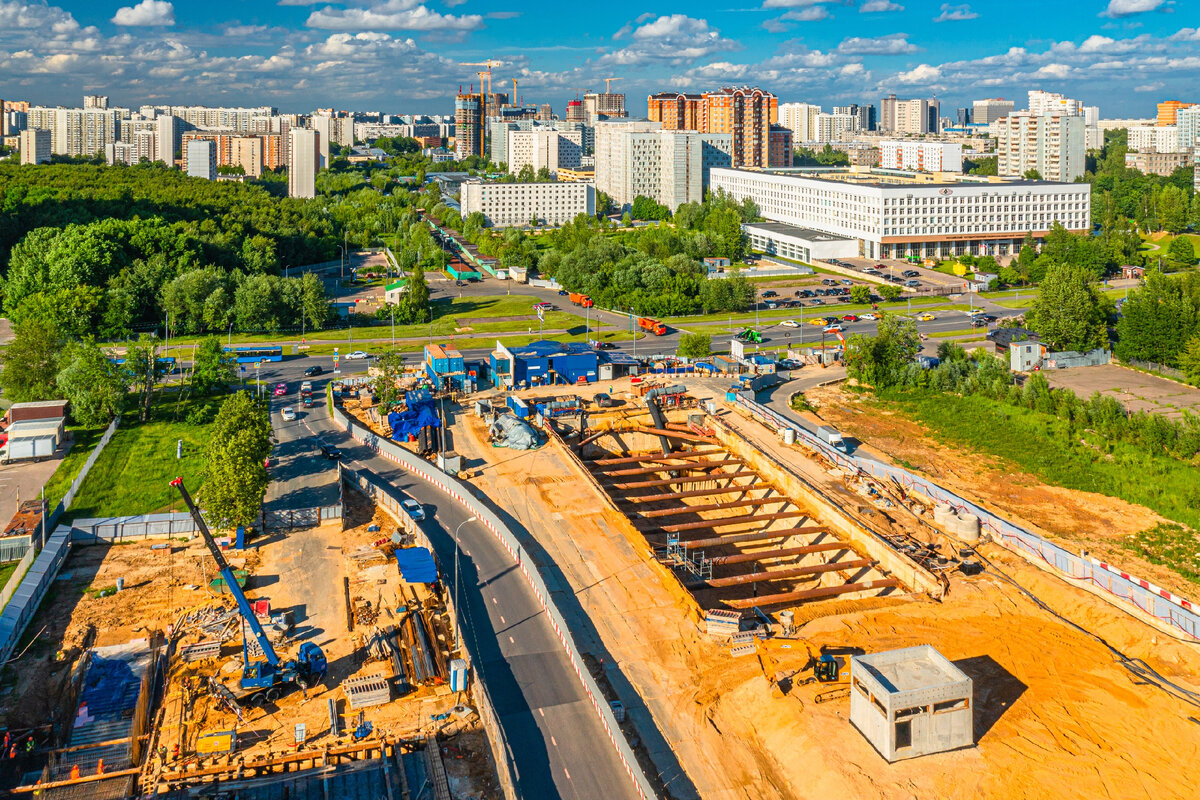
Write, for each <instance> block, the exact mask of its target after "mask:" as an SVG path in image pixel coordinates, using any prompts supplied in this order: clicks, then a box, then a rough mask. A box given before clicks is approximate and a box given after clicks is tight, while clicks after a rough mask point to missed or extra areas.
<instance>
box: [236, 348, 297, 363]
mask: <svg viewBox="0 0 1200 800" xmlns="http://www.w3.org/2000/svg"><path fill="white" fill-rule="evenodd" d="M221 349H222V350H224V351H225V352H226V353H233V360H234V361H236V362H237V363H239V364H253V363H254V362H256V361H283V348H282V347H235V348H233V349H232V350H230V349H229V348H228V347H222V348H221Z"/></svg>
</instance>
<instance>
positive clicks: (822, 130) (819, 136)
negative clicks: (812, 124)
mask: <svg viewBox="0 0 1200 800" xmlns="http://www.w3.org/2000/svg"><path fill="white" fill-rule="evenodd" d="M856 130H858V116H857V115H855V114H818V115H817V132H816V138H814V139H811V140H810V141H814V142H840V141H841V140H842V134H844V133H854V132H855V131H856Z"/></svg>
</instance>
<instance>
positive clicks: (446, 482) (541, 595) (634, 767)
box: [333, 404, 655, 798]
mask: <svg viewBox="0 0 1200 800" xmlns="http://www.w3.org/2000/svg"><path fill="white" fill-rule="evenodd" d="M333 421H334V424H336V425H338V426H340V427H341V428H342V430H345V431H347V432H349V434H350V436H351V437H352V438H354V439H355V440H356V441H358V442H361V443H362V444H363V445H365V446H366V447H368V448H369V449H371V450H372V451H374V452H376V453H378V454H379V455H381V456H383V457H384V458H387V459H388V460H390V461H393V462H395V463H396V464H399V465H400V466H401V467H402V468H404V469H405V470H407V471H408V472H410V473H412V474H414V475H416V476H417V477H419V478H421V479H422V480H424V481H426V482H427V483H431V484H433V485H434V486H436V487H437V488H438V489H440V490H441V491H443V492H445V493H446V494H447V495H448V496H449V497H450V498H451V499H453V500H454V501H455V502H457V503H458V504H459V505H461V506H462V507H463V508H465V509H466V510H467V511H469V512H470V513H471V514H472V515H473V516H474V517H475V518H476V519H478V520H479V522H480V523H481V524H482V525H483V526H484V527H485V528H487V530H488V531H489V532H490V533H491V534H492V535H493V536H495V537H496V540H497V541H498V542H500V544H501V546H503V547H504V549H505V550H507V551H508V553H509V555H511V556H512V558H513V561H514V562H515V563H516V565H517V567H518V568H519V569H520V571H521V574H522V575H524V576H525V580H526V581H527V582H528V583H529V586H530V588H531V589H533V594H534V596H535V597H536V598H537V600H538V603H539V604H540V605H541V606H542V608H543V609H544V610H545V612H546V615H547V617H549V619H550V625H551V627H552V628H553V629H554V633H555V635H556V636H557V637H558V640H559V644H561V645H562V648H563V650H564V651H565V652H566V654H567V658H568V660H569V661H570V662H571V668H572V669H573V670H574V672H575V675H576V677H577V678H578V679H579V682H580V684H582V686H583V689H584V692H585V693H586V694H587V696H588V700H590V701H591V704H592V708H593V709H594V710H595V712H596V715H597V716H598V717H599V718H600V724H601V725H602V726H603V727H604V731H605V733H606V734H607V736H608V740H609V743H610V744H611V745H612V746H613V747H614V748H615V749H616V751H617V757H618V758H619V759H620V760H621V763H622V765H623V766H624V767H625V772H626V774H627V775H628V776H629V779H630V781H631V782H632V783H633V787H634V790H635V791H636V792H637V793H638V795H639V796H640V797H643V798H649V797H654V796H655V795H654V789H653V788H652V787H651V786H650V782H649V781H648V780H647V779H646V776H645V775H643V774H642V771H641V769H640V768H639V767H638V763H637V758H636V757H635V756H634V754H633V749H632V748H631V747H630V746H629V742H628V741H626V740H625V735H624V734H623V733H622V731H621V728H620V726H619V725H618V724H617V720H616V717H614V716H613V712H612V709H611V708H610V707H609V705H608V701H607V700H605V699H604V693H603V692H601V691H600V686H599V685H598V684H597V683H596V680H595V679H594V678H593V677H592V674H591V673H590V672H589V671H588V669H587V666H586V665H585V664H584V662H583V657H582V656H581V655H580V653H579V649H578V648H577V647H576V646H575V640H574V638H573V637H572V636H571V632H570V630H569V629H568V628H567V623H566V619H565V618H564V617H563V615H562V613H561V612H559V610H558V608H557V607H556V606H555V604H554V601H553V600H551V599H550V590H549V589H547V588H546V584H545V581H543V579H542V576H541V574H540V573H539V572H538V570H537V566H536V565H531V564H530V563H529V562H527V561H526V559H525V558H524V557H523V555H522V552H521V545H520V543H518V541H517V537H516V536H515V535H514V534H513V533H512V531H511V530H509V529H508V527H507V526H506V525H505V524H504V522H503V521H502V520H501V519H500V518H499V517H497V516H496V515H495V514H493V513H492V512H491V511H490V510H489V509H488V508H487V507H486V506H485V505H484V504H483V503H481V502H480V501H479V500H478V499H477V498H476V497H475V496H474V495H473V494H472V493H471V490H470V489H469V488H468V485H467V484H465V483H464V482H462V481H460V480H458V479H457V478H454V477H452V476H449V475H446V474H444V473H442V472H439V471H438V470H437V469H436V468H435V467H434V466H433V465H432V464H430V463H429V462H427V461H425V460H423V459H421V458H418V457H417V456H415V455H413V454H412V453H410V452H408V451H407V450H405V449H404V448H402V447H400V446H399V445H397V444H395V443H394V442H391V441H389V440H387V439H385V438H383V437H381V436H379V435H378V434H375V433H373V432H372V431H370V430H367V429H366V428H364V427H363V426H362V425H359V424H358V423H357V422H354V421H352V420H351V419H350V417H349V416H347V415H346V413H345V412H344V411H342V409H341V408H340V407H339V406H338V405H336V404H334V406H333Z"/></svg>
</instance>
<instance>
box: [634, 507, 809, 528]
mask: <svg viewBox="0 0 1200 800" xmlns="http://www.w3.org/2000/svg"><path fill="white" fill-rule="evenodd" d="M809 513H810V512H808V511H776V512H774V513H772V514H743V515H742V516H740V517H724V518H722V519H706V520H702V521H700V522H681V523H679V524H677V525H663V526H662V527H661V528H659V529H658V530H663V531H666V532H667V533H682V532H683V531H701V530H707V529H711V528H726V527H729V526H730V525H749V524H751V523H754V522H761V523H766V522H770V521H771V520H776V519H795V518H796V517H807V516H808V515H809ZM651 530H652V531H653V529H651Z"/></svg>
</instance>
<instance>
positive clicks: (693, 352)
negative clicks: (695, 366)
mask: <svg viewBox="0 0 1200 800" xmlns="http://www.w3.org/2000/svg"><path fill="white" fill-rule="evenodd" d="M677 352H678V354H679V356H680V357H681V358H704V357H705V356H707V355H710V354H711V353H712V336H710V335H709V334H707V333H685V334H683V335H681V336H680V337H679V350H678V351H677Z"/></svg>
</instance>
